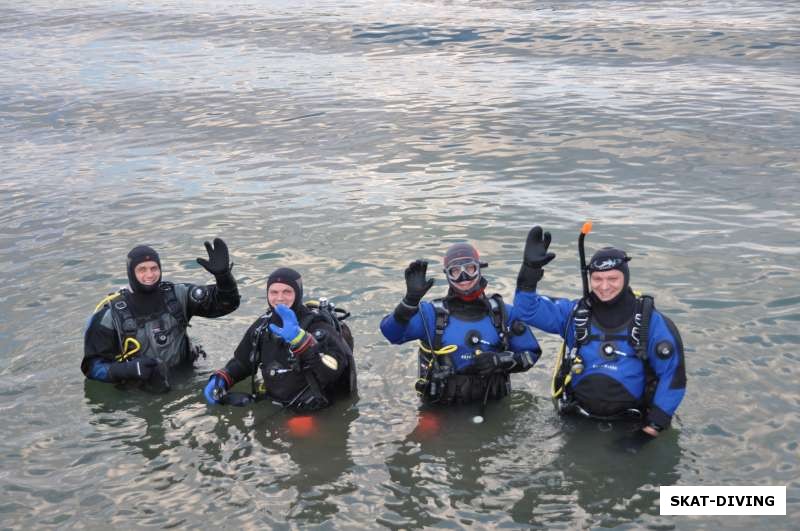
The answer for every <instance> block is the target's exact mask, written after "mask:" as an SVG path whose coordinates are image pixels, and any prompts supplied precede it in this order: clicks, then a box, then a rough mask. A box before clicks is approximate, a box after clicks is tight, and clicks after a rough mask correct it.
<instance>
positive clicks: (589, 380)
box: [514, 225, 686, 437]
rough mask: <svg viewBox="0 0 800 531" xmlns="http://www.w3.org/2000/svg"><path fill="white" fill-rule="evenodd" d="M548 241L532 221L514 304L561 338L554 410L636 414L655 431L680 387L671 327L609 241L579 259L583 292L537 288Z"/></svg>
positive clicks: (678, 345) (676, 338) (677, 344)
mask: <svg viewBox="0 0 800 531" xmlns="http://www.w3.org/2000/svg"><path fill="white" fill-rule="evenodd" d="M589 227H591V226H590V225H589ZM587 232H588V231H587ZM582 241H583V240H582V239H581V240H580V244H581V247H580V250H581V254H582V252H583V247H582ZM549 246H550V233H547V232H545V233H542V229H541V227H538V226H536V227H534V228H533V229H531V231H530V232H529V234H528V238H527V241H526V243H525V253H524V258H523V264H522V267H521V269H520V272H519V276H518V278H517V292H516V296H515V298H514V304H515V308H516V309H517V315H518V316H519V318H520V319H522V320H523V321H524V322H525V323H527V324H529V325H532V326H534V327H536V328H539V329H541V330H544V331H545V332H550V333H554V334H559V335H561V337H562V338H563V339H564V345H563V347H562V351H561V354H560V355H559V360H558V362H557V366H556V372H555V374H554V379H553V398H554V399H555V400H556V404H557V407H558V409H559V411H560V412H562V413H578V414H582V415H584V416H588V417H593V418H601V419H623V418H641V419H642V420H643V422H644V426H643V428H642V429H643V431H644V432H645V433H647V434H648V435H651V436H653V437H655V436H657V435H658V433H659V432H660V431H661V430H663V429H664V428H666V427H668V426H669V424H670V421H671V419H672V416H673V415H674V414H675V410H676V409H677V408H678V405H679V404H680V403H681V400H682V399H683V396H684V393H685V392H686V366H685V363H684V356H683V344H682V341H681V337H680V334H679V333H678V329H677V328H676V326H675V324H674V323H673V322H672V321H671V320H670V319H669V318H667V317H666V316H664V315H663V314H662V313H661V312H659V311H658V310H655V309H654V307H653V298H652V297H649V296H638V295H636V294H635V293H634V292H633V290H631V288H630V287H629V282H630V271H629V268H628V261H629V260H630V258H629V257H628V255H627V254H625V252H624V251H621V250H619V249H614V248H612V247H605V248H603V249H601V250H599V251H597V252H596V253H595V254H594V256H592V258H591V260H590V261H589V263H588V265H585V266H583V267H585V272H584V291H585V296H584V297H583V298H581V299H578V300H569V299H553V298H549V297H546V296H544V295H539V294H538V293H536V287H537V283H538V282H539V280H541V278H542V275H543V270H542V268H543V267H544V266H545V265H546V264H547V263H549V262H550V261H551V260H552V259H553V258H555V254H554V253H551V252H548V247H549ZM582 262H583V260H582ZM586 273H588V279H586ZM589 287H591V290H589Z"/></svg>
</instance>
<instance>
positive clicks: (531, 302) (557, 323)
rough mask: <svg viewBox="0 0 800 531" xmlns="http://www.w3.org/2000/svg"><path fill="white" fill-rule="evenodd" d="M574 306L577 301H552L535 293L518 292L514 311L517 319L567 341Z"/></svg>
mask: <svg viewBox="0 0 800 531" xmlns="http://www.w3.org/2000/svg"><path fill="white" fill-rule="evenodd" d="M574 306H575V301H571V300H569V299H551V298H550V297H546V296H544V295H539V294H538V293H536V292H535V291H521V290H517V292H516V293H515V294H514V309H515V315H516V318H517V319H519V320H520V321H522V322H523V323H525V324H529V325H531V326H534V327H536V328H538V329H539V330H544V331H545V332H550V333H551V334H558V335H560V336H561V337H563V338H564V339H566V338H565V337H564V335H565V333H568V329H567V326H566V325H567V324H568V323H567V321H569V318H570V315H571V314H572V308H573V307H574ZM570 328H571V327H570Z"/></svg>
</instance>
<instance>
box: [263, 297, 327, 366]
mask: <svg viewBox="0 0 800 531" xmlns="http://www.w3.org/2000/svg"><path fill="white" fill-rule="evenodd" d="M275 311H276V312H277V313H278V315H279V316H280V318H281V321H283V327H280V326H278V325H276V324H275V323H272V324H271V325H269V329H270V331H272V333H273V334H275V335H276V336H278V337H280V338H281V339H283V340H284V341H286V342H287V343H288V344H289V349H290V350H291V351H292V352H293V353H295V354H302V353H303V352H305V351H306V350H307V349H308V348H309V347H310V346H312V345H314V344H316V341H315V340H314V338H313V337H312V336H311V335H310V334H309V333H308V332H306V331H305V330H303V329H302V328H300V325H299V323H298V322H297V316H296V315H295V314H294V312H293V311H292V309H291V308H289V307H288V306H286V305H284V304H279V305H277V306H276V307H275Z"/></svg>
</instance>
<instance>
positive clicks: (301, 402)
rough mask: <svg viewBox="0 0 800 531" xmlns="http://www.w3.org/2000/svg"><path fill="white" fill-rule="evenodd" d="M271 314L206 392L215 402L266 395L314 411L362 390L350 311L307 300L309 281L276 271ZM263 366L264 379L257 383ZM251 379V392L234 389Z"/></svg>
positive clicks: (287, 271) (240, 402) (270, 287)
mask: <svg viewBox="0 0 800 531" xmlns="http://www.w3.org/2000/svg"><path fill="white" fill-rule="evenodd" d="M267 305H268V309H267V312H266V313H265V314H264V315H262V316H261V317H259V318H258V319H256V321H255V322H254V323H253V324H252V325H251V326H250V328H248V330H247V332H246V333H245V335H244V337H243V338H242V340H241V342H240V343H239V346H237V347H236V350H235V352H234V354H233V358H232V359H231V360H230V361H228V363H227V364H226V365H225V368H224V369H220V370H217V371H215V372H214V373H213V374H212V375H211V377H210V378H209V380H208V383H207V384H206V386H205V389H204V391H203V393H204V395H205V397H206V401H207V402H208V403H209V404H226V405H237V406H241V405H245V404H248V403H251V402H253V401H255V400H259V399H263V398H266V399H268V400H270V401H271V402H272V403H274V404H277V405H280V406H283V407H286V408H289V409H293V410H296V411H314V410H318V409H322V408H324V407H327V406H328V405H330V404H331V403H332V402H333V401H334V399H335V398H336V397H337V396H339V395H342V394H347V395H350V394H353V395H354V394H355V393H356V391H357V390H356V366H355V360H354V358H353V337H352V334H351V332H350V329H349V328H348V327H347V325H346V324H345V323H342V322H341V321H343V320H344V319H346V318H347V317H348V316H349V315H350V314H349V313H347V312H345V311H344V310H342V309H341V308H335V307H334V306H333V304H331V303H330V302H328V301H327V300H326V299H322V298H321V299H320V300H319V301H309V302H307V303H304V302H303V279H302V277H301V276H300V274H299V273H298V272H297V271H295V270H294V269H290V268H288V267H282V268H279V269H276V270H275V271H273V272H272V274H270V275H269V277H268V279H267ZM259 368H260V369H261V376H262V378H263V381H262V382H261V383H260V385H257V384H256V376H257V373H258V370H259ZM248 377H249V378H250V383H251V385H250V387H251V389H250V391H251V392H250V393H234V392H229V390H230V389H231V388H232V387H233V385H234V384H236V383H237V382H240V381H242V380H244V379H245V378H248Z"/></svg>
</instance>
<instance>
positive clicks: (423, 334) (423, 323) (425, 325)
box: [381, 302, 436, 345]
mask: <svg viewBox="0 0 800 531" xmlns="http://www.w3.org/2000/svg"><path fill="white" fill-rule="evenodd" d="M435 331H436V311H435V310H434V309H433V305H431V304H430V303H428V302H421V303H420V304H419V310H418V311H417V313H415V314H414V315H413V316H412V317H411V319H410V320H409V321H408V322H406V323H404V322H402V321H400V320H398V319H397V317H395V315H394V312H392V313H390V314H389V315H387V316H386V317H384V318H383V320H382V321H381V332H382V333H383V336H384V337H385V338H386V339H388V340H389V341H390V342H391V343H392V344H395V345H399V344H401V343H405V342H407V341H413V340H415V339H423V340H425V342H426V343H428V342H429V341H431V340H433V336H434V333H435Z"/></svg>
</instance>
